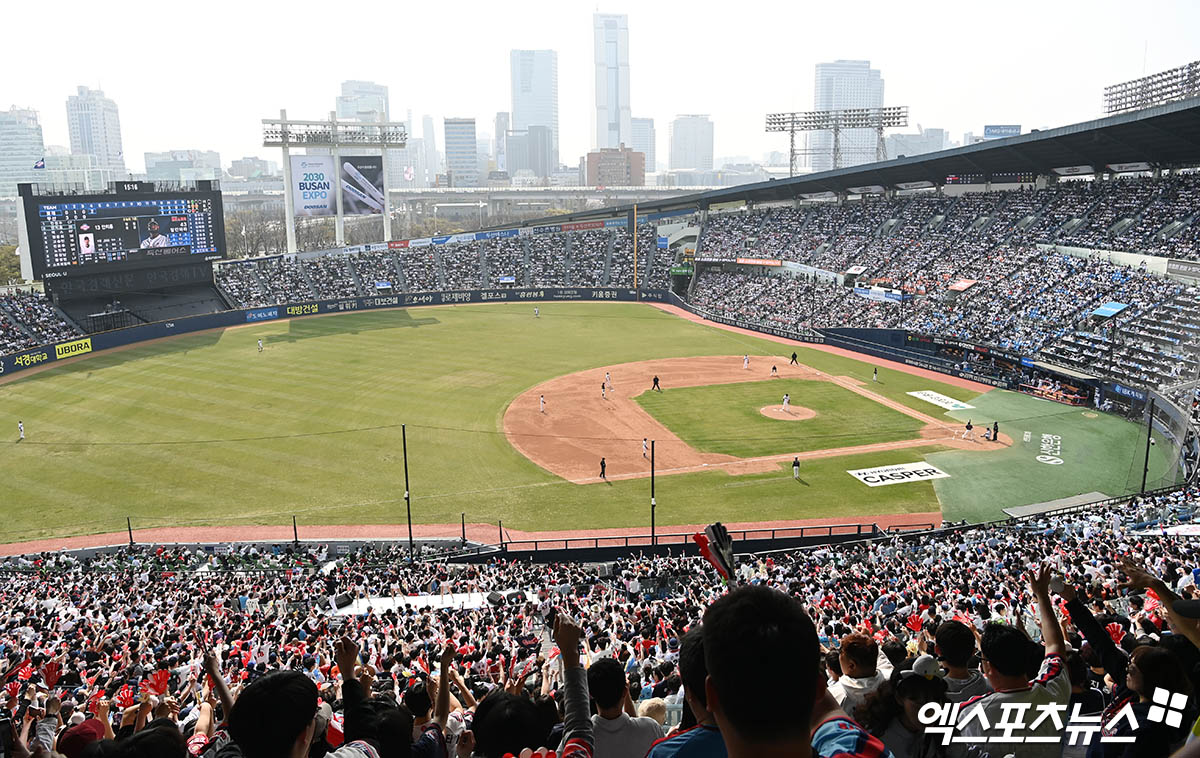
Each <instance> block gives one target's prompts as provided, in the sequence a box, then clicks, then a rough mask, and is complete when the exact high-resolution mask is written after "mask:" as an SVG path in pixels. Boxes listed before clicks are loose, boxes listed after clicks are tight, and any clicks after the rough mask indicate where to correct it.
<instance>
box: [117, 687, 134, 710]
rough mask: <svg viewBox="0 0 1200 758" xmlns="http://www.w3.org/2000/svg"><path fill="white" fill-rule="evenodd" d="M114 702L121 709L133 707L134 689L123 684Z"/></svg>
mask: <svg viewBox="0 0 1200 758" xmlns="http://www.w3.org/2000/svg"><path fill="white" fill-rule="evenodd" d="M114 702H116V704H117V706H119V707H121V708H128V707H129V706H131V705H133V688H132V687H130V686H129V685H128V684H122V685H121V689H119V690H117V696H116V698H115V700H114Z"/></svg>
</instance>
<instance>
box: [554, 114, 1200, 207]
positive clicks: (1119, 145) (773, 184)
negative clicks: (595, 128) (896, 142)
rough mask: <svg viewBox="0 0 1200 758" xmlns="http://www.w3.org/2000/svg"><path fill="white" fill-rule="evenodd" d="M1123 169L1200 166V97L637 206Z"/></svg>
mask: <svg viewBox="0 0 1200 758" xmlns="http://www.w3.org/2000/svg"><path fill="white" fill-rule="evenodd" d="M1117 163H1148V164H1150V165H1151V166H1153V167H1164V168H1166V167H1172V168H1176V167H1187V166H1200V98H1192V99H1189V100H1181V101H1179V102H1175V103H1169V104H1167V105H1160V106H1156V107H1154V108H1147V109H1145V110H1140V111H1133V112H1131V113H1122V114H1119V115H1116V116H1109V117H1106V118H1101V119H1096V120H1094V121H1085V122H1083V123H1081V124H1072V125H1070V126H1062V127H1059V128H1057V129H1045V130H1042V131H1035V132H1030V133H1029V134H1022V135H1019V136H1016V137H1007V138H1004V139H995V140H989V141H987V142H981V143H978V144H975V145H967V146H965V147H956V148H952V149H950V150H942V151H939V152H936V153H926V154H924V155H917V156H912V157H905V158H896V159H893V160H889V161H882V162H880V163H867V164H863V165H860V166H853V167H851V168H842V169H836V170H833V171H823V172H821V173H818V174H806V175H803V176H797V177H790V178H787V179H774V180H770V181H766V182H757V183H754V184H743V185H739V186H737V187H730V188H727V189H719V190H712V191H709V192H701V193H695V194H690V195H681V196H678V197H674V198H671V199H669V200H660V201H657V202H654V203H639V204H638V212H639V214H640V213H643V212H645V213H654V212H657V211H664V210H671V209H678V208H688V207H692V208H704V207H708V206H712V205H720V204H723V203H732V202H745V201H754V202H760V203H762V202H772V201H781V200H793V199H795V198H797V197H799V196H802V195H810V194H817V193H822V192H835V193H840V192H848V191H849V190H850V188H851V187H866V186H877V185H878V186H883V187H885V188H895V187H897V186H898V185H902V184H909V183H917V182H932V183H933V184H943V183H944V182H945V181H946V177H948V176H956V175H957V176H963V175H983V176H984V177H990V176H992V175H995V174H1037V175H1046V174H1051V173H1053V172H1054V169H1056V168H1066V167H1074V166H1091V167H1093V170H1096V169H1099V170H1103V169H1104V167H1105V166H1107V165H1111V164H1117ZM630 210H632V206H629V205H625V206H609V207H606V208H598V209H595V210H589V211H581V212H578V213H572V214H568V215H563V216H554V217H552V218H551V219H547V221H549V222H551V223H554V222H562V221H569V220H576V219H586V218H597V217H602V216H613V215H619V214H621V213H628V212H629V211H630Z"/></svg>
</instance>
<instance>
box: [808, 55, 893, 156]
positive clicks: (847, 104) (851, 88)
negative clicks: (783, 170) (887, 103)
mask: <svg viewBox="0 0 1200 758" xmlns="http://www.w3.org/2000/svg"><path fill="white" fill-rule="evenodd" d="M813 93H814V94H813V110H818V111H825V110H835V109H841V108H882V107H883V78H882V77H880V75H879V71H878V70H877V69H873V68H871V62H870V61H834V62H833V63H818V64H817V77H816V84H815V87H814V88H813ZM808 146H809V149H810V150H811V151H812V155H811V159H812V168H813V171H828V170H830V169H832V168H833V132H813V133H812V134H810V135H809V138H808ZM839 147H840V151H841V163H840V164H839V165H840V166H841V167H842V168H845V167H846V166H857V165H859V164H860V163H871V162H872V161H874V160H875V130H874V129H843V130H842V132H841V135H840V137H839Z"/></svg>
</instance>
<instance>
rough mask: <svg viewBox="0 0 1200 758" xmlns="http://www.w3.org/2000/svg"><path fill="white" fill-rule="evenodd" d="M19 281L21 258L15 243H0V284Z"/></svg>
mask: <svg viewBox="0 0 1200 758" xmlns="http://www.w3.org/2000/svg"><path fill="white" fill-rule="evenodd" d="M19 281H21V259H20V258H18V257H17V246H16V245H0V284H11V283H13V282H19Z"/></svg>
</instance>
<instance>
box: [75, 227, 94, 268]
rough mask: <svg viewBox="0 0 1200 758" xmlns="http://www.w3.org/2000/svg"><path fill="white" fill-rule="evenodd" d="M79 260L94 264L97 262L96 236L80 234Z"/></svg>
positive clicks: (89, 233)
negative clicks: (93, 262)
mask: <svg viewBox="0 0 1200 758" xmlns="http://www.w3.org/2000/svg"><path fill="white" fill-rule="evenodd" d="M78 239H79V260H80V261H81V262H82V261H87V262H89V263H90V262H92V261H94V260H96V236H95V235H94V234H92V233H91V232H88V233H86V234H80V235H79V237H78Z"/></svg>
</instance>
